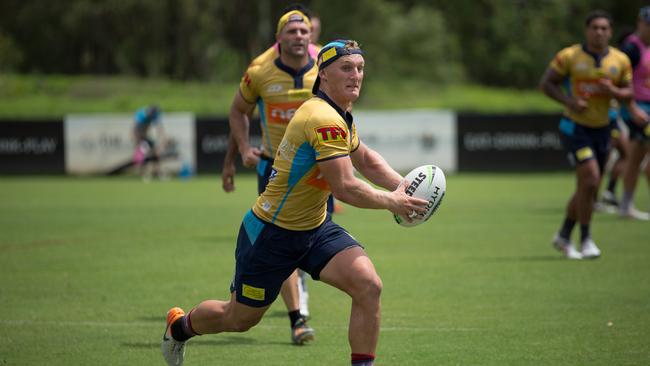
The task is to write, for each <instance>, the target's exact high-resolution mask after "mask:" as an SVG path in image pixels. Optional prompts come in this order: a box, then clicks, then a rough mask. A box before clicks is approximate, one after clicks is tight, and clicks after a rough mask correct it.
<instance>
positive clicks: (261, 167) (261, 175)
mask: <svg viewBox="0 0 650 366" xmlns="http://www.w3.org/2000/svg"><path fill="white" fill-rule="evenodd" d="M271 173H273V159H271V158H269V157H267V156H264V155H262V156H261V157H260V162H259V163H258V164H257V194H262V192H264V190H265V189H266V186H267V185H268V184H269V177H270V176H271ZM333 212H334V196H332V195H331V194H330V196H329V198H328V199H327V213H329V214H330V215H331V214H332V213H333Z"/></svg>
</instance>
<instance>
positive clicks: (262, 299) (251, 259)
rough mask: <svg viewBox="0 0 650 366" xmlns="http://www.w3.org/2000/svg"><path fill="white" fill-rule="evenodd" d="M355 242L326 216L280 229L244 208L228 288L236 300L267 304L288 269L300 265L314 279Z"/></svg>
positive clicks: (273, 296)
mask: <svg viewBox="0 0 650 366" xmlns="http://www.w3.org/2000/svg"><path fill="white" fill-rule="evenodd" d="M355 246H360V245H359V243H358V242H357V241H356V239H354V238H353V237H352V236H351V235H350V234H348V232H347V231H345V229H343V228H342V227H340V226H339V225H337V224H335V223H334V222H333V221H332V220H330V216H329V215H328V216H327V219H326V220H325V222H324V223H323V224H321V226H319V227H317V228H315V229H312V230H307V231H294V230H287V229H283V228H281V227H279V226H276V225H274V224H271V223H268V222H266V221H262V220H260V219H259V218H258V217H257V216H255V215H254V214H253V212H252V211H248V213H247V214H246V216H245V217H244V220H243V222H242V225H241V227H240V229H239V236H238V238H237V250H236V251H235V259H236V265H235V276H234V278H233V282H232V284H231V285H230V291H231V292H233V291H236V292H237V301H238V302H240V303H242V304H245V305H249V306H254V307H263V306H266V305H269V304H271V303H272V302H273V301H274V300H275V299H276V297H277V296H278V294H279V293H280V287H282V283H283V282H284V280H286V279H287V278H288V277H289V276H290V275H291V273H292V272H293V271H294V270H295V269H296V268H300V269H302V270H303V271H305V272H307V273H309V274H311V276H312V278H313V279H315V280H318V279H319V278H320V272H321V270H322V269H323V268H324V267H325V265H327V263H328V262H329V261H330V260H331V259H332V257H334V255H336V254H337V253H339V252H341V251H343V250H345V249H348V248H351V247H355Z"/></svg>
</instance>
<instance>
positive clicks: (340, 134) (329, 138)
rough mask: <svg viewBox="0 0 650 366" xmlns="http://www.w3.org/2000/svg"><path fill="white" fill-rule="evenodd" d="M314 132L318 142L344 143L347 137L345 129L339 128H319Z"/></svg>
mask: <svg viewBox="0 0 650 366" xmlns="http://www.w3.org/2000/svg"><path fill="white" fill-rule="evenodd" d="M315 131H316V136H318V141H320V142H335V141H345V139H346V138H347V137H348V133H347V132H346V131H345V129H344V128H341V127H339V126H326V127H319V128H316V129H315Z"/></svg>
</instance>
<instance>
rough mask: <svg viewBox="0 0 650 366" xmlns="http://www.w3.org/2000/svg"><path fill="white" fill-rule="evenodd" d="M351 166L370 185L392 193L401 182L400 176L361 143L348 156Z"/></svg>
mask: <svg viewBox="0 0 650 366" xmlns="http://www.w3.org/2000/svg"><path fill="white" fill-rule="evenodd" d="M350 158H351V159H352V165H353V166H354V167H355V168H356V169H357V170H358V171H359V172H360V173H361V175H363V176H364V177H366V178H367V179H368V180H369V181H371V182H372V183H374V184H376V185H378V186H380V187H383V188H386V189H387V190H389V191H393V190H395V189H396V188H397V186H398V185H399V183H400V182H401V181H402V176H401V175H400V174H399V173H397V172H396V171H395V170H394V169H393V168H391V167H390V165H388V163H387V162H386V160H385V159H384V158H383V157H382V156H381V155H379V153H377V152H376V151H374V150H373V149H371V148H369V147H368V146H367V145H366V144H364V143H363V142H361V143H360V144H359V148H358V149H357V150H355V151H354V152H352V154H350Z"/></svg>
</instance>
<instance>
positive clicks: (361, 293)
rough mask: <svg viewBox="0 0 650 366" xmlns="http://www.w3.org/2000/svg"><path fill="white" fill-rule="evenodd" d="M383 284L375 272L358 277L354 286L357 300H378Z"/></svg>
mask: <svg viewBox="0 0 650 366" xmlns="http://www.w3.org/2000/svg"><path fill="white" fill-rule="evenodd" d="M383 287H384V285H383V283H382V282H381V278H379V276H378V275H377V274H374V275H372V276H366V277H362V278H361V279H359V281H358V282H357V286H356V291H355V295H353V297H356V298H357V300H361V301H378V300H379V297H380V296H381V291H382V289H383Z"/></svg>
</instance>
